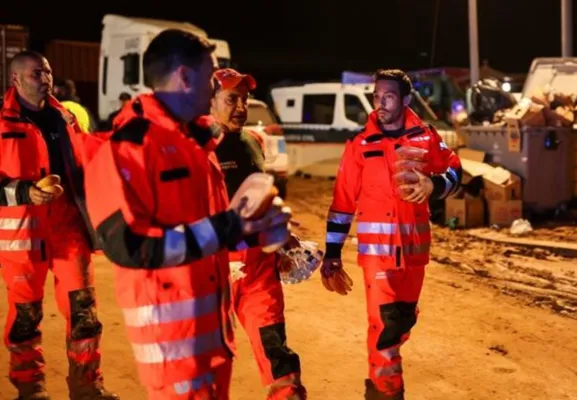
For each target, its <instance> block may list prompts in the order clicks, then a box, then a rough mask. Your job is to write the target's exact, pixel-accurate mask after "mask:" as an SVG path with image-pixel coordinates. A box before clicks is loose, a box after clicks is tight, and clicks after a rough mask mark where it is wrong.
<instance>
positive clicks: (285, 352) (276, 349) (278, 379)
mask: <svg viewBox="0 0 577 400" xmlns="http://www.w3.org/2000/svg"><path fill="white" fill-rule="evenodd" d="M213 82H214V88H215V90H214V94H213V98H212V104H211V113H212V116H213V117H214V118H215V120H216V121H217V122H218V123H219V124H220V126H221V128H222V131H223V132H224V135H223V137H222V139H221V141H220V143H219V144H218V147H217V148H216V150H215V152H216V155H217V158H218V161H219V163H220V166H221V169H222V172H223V173H224V176H225V182H226V187H227V191H228V195H229V197H232V196H234V194H235V193H236V191H237V190H238V188H239V186H240V184H241V183H242V182H243V181H244V180H245V178H246V177H247V176H249V175H250V174H252V173H254V172H264V150H263V140H262V137H261V136H260V135H259V134H258V133H257V132H252V131H249V130H247V129H244V128H243V126H244V124H245V123H246V120H247V113H248V110H247V109H248V106H247V103H248V97H249V92H250V91H252V90H254V89H255V88H256V81H255V79H254V78H253V77H252V76H251V75H246V74H241V73H239V72H238V71H236V70H234V69H230V68H226V69H221V70H218V71H216V72H215V74H214V76H213ZM230 260H231V261H232V262H241V263H242V264H244V267H243V272H244V274H246V276H245V277H244V278H242V279H239V280H236V281H235V282H233V284H232V296H233V298H232V301H233V307H234V310H235V312H236V314H237V316H238V318H239V320H240V323H241V324H242V326H243V327H244V329H245V330H246V332H247V335H248V337H249V338H250V342H251V345H252V349H253V353H254V356H255V358H256V361H257V364H258V367H259V371H260V374H261V379H262V382H263V385H264V386H266V387H267V389H268V394H267V399H269V400H272V399H291V400H299V399H305V398H306V390H305V388H304V386H303V385H302V383H301V379H300V374H301V370H300V359H299V356H298V355H297V354H296V353H295V352H293V351H292V350H291V349H290V348H289V347H287V344H286V342H287V339H286V328H285V319H284V295H283V289H282V284H281V282H280V278H279V273H278V269H277V263H278V255H277V254H276V253H272V254H270V253H268V254H267V253H264V252H263V251H262V249H261V248H258V247H257V248H254V247H251V248H249V249H246V250H242V251H238V252H234V253H230Z"/></svg>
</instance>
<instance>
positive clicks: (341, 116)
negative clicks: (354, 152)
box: [270, 73, 458, 173]
mask: <svg viewBox="0 0 577 400" xmlns="http://www.w3.org/2000/svg"><path fill="white" fill-rule="evenodd" d="M373 89H374V84H373V83H372V77H370V76H367V75H362V74H355V73H343V78H342V80H341V82H323V83H304V84H286V85H275V86H273V87H272V89H271V92H270V94H271V98H272V102H273V104H274V109H275V112H276V113H277V115H278V116H279V119H280V121H281V126H282V128H283V130H284V133H285V139H286V141H287V147H288V154H289V163H290V168H291V171H290V172H291V173H294V172H295V171H298V170H301V169H302V167H306V166H310V165H313V164H316V163H322V162H325V161H327V160H336V159H339V158H340V157H341V155H342V152H343V149H344V144H345V142H346V141H347V139H349V138H350V137H352V136H353V135H354V134H356V133H357V132H359V131H360V130H362V129H363V126H364V125H365V123H366V122H367V119H368V116H369V114H370V113H371V112H372V111H373V105H372V98H373ZM410 106H411V108H412V109H413V110H415V112H416V113H417V114H419V116H420V117H421V118H422V119H423V120H424V121H425V122H426V123H429V124H431V125H433V126H434V127H435V128H436V130H437V132H438V133H439V134H440V135H441V137H442V138H443V140H444V141H445V143H446V144H447V145H448V146H449V147H452V148H456V147H457V146H458V140H457V134H456V132H455V131H454V129H453V128H452V127H451V126H449V125H448V124H447V123H445V122H443V121H441V120H439V118H437V117H436V116H435V114H434V112H433V111H432V110H431V108H430V107H429V106H428V105H427V103H426V102H425V101H424V100H423V99H422V97H421V96H420V95H419V93H418V92H416V91H413V96H412V102H411V104H410Z"/></svg>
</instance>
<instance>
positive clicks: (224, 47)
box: [98, 14, 230, 121]
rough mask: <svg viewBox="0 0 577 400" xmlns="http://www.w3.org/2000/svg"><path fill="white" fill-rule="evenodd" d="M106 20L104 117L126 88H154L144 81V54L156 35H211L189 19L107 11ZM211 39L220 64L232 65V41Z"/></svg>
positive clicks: (102, 58)
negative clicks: (167, 31) (171, 31)
mask: <svg viewBox="0 0 577 400" xmlns="http://www.w3.org/2000/svg"><path fill="white" fill-rule="evenodd" d="M102 24H103V29H102V40H101V44H100V61H99V73H98V114H99V118H100V120H101V121H105V120H106V119H107V118H108V115H109V114H110V113H112V112H113V111H115V110H117V109H118V107H119V101H118V96H119V95H120V93H122V92H126V93H129V94H131V95H132V96H133V97H134V96H135V95H137V94H140V93H145V92H148V91H150V89H149V88H147V87H146V86H145V85H144V80H143V73H142V55H143V54H144V51H145V50H146V47H147V46H148V44H149V43H150V41H151V40H152V38H154V36H156V35H157V34H158V33H160V32H161V31H163V30H165V29H183V30H185V31H189V32H192V33H194V34H197V35H199V36H203V37H206V38H208V34H207V32H206V31H205V30H203V29H202V28H199V27H198V26H196V25H193V24H190V23H188V22H175V21H165V20H159V19H148V18H132V17H125V16H121V15H115V14H107V15H105V16H104V18H103V19H102ZM208 39H209V41H210V42H212V43H214V44H215V45H216V50H215V54H216V57H217V59H218V62H219V65H220V67H228V66H230V48H229V45H228V43H227V42H226V41H223V40H217V39H212V38H208Z"/></svg>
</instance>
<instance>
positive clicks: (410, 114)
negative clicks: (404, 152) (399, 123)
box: [362, 107, 427, 137]
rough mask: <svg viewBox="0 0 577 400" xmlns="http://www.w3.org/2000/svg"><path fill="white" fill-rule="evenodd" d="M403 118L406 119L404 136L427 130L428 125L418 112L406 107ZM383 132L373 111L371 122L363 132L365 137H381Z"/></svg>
mask: <svg viewBox="0 0 577 400" xmlns="http://www.w3.org/2000/svg"><path fill="white" fill-rule="evenodd" d="M403 113H404V116H403V118H404V119H405V132H404V133H403V135H407V134H414V133H416V132H419V133H420V132H422V131H424V130H425V129H427V125H426V124H425V123H424V122H423V121H422V120H421V118H419V116H418V115H417V113H416V112H414V111H413V110H412V109H411V108H409V107H405V109H404V111H403ZM382 133H383V132H382V131H381V127H380V125H379V120H378V117H377V112H376V111H372V112H371V114H370V115H369V120H368V121H367V124H366V125H365V129H364V131H363V132H362V135H363V137H366V136H372V135H381V134H382Z"/></svg>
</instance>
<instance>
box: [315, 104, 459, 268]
mask: <svg viewBox="0 0 577 400" xmlns="http://www.w3.org/2000/svg"><path fill="white" fill-rule="evenodd" d="M404 113H405V127H404V128H405V131H404V134H403V135H401V136H400V137H398V138H392V137H388V136H385V135H384V134H383V133H382V131H381V129H380V127H379V125H378V122H377V115H376V112H372V113H371V115H370V116H369V121H368V122H367V124H366V126H365V129H364V130H363V131H361V132H360V133H358V134H357V135H356V136H354V137H353V138H352V139H350V140H349V141H348V142H347V143H346V147H345V151H344V154H343V157H342V160H341V163H340V166H339V170H338V174H337V178H336V181H335V187H334V197H333V202H332V204H331V207H330V211H329V215H328V221H327V236H326V246H327V254H326V256H327V257H328V258H339V257H340V252H341V249H342V246H343V244H344V242H345V240H346V238H347V236H348V233H349V230H350V228H351V224H352V222H353V219H354V217H355V214H356V219H357V239H358V263H359V265H361V266H366V265H374V266H380V267H381V268H404V267H406V266H424V265H426V264H428V263H429V250H430V245H431V232H430V223H429V214H430V213H429V205H428V202H424V203H422V204H418V203H410V202H407V201H404V200H401V198H400V196H399V194H398V191H397V184H396V183H395V182H394V179H393V175H394V174H395V173H396V171H397V169H396V166H395V162H396V161H397V159H398V158H397V155H396V150H397V149H398V148H399V147H401V146H410V147H416V148H421V149H425V150H427V151H428V153H427V155H426V162H427V165H426V168H425V169H424V172H425V174H426V175H429V176H431V177H434V183H436V185H435V186H436V188H439V187H440V188H441V190H437V191H436V192H439V193H438V197H439V198H444V197H446V196H447V195H449V194H451V193H454V192H455V191H456V190H457V188H458V186H459V182H460V174H461V172H460V170H461V164H460V161H459V159H458V157H457V156H456V155H455V154H454V153H453V151H451V150H450V149H449V148H448V147H447V146H446V145H445V143H444V142H443V140H442V139H441V137H440V136H439V134H438V133H437V132H436V131H435V129H434V128H433V127H431V126H427V125H425V124H424V123H423V122H422V121H421V120H420V119H419V117H418V116H417V115H416V114H415V113H414V112H413V111H412V110H411V109H409V108H406V109H405V112H404Z"/></svg>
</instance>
